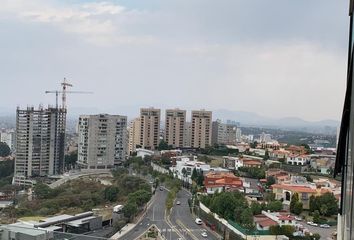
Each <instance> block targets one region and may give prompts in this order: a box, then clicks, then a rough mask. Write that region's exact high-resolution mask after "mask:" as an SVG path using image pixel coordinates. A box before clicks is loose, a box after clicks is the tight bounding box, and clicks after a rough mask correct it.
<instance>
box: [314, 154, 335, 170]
mask: <svg viewBox="0 0 354 240" xmlns="http://www.w3.org/2000/svg"><path fill="white" fill-rule="evenodd" d="M334 165H335V156H330V157H311V163H310V166H311V167H312V168H313V169H315V170H316V171H317V172H320V173H322V174H330V173H331V172H332V170H333V169H334Z"/></svg>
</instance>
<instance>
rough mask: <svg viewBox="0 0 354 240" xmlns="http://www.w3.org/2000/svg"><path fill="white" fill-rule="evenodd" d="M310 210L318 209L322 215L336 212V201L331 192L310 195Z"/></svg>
mask: <svg viewBox="0 0 354 240" xmlns="http://www.w3.org/2000/svg"><path fill="white" fill-rule="evenodd" d="M310 211H311V212H314V211H318V212H319V213H320V214H321V215H323V216H332V215H336V214H337V213H338V201H337V199H336V198H335V196H334V195H333V193H329V192H327V193H325V194H323V195H322V196H317V197H314V196H311V197H310Z"/></svg>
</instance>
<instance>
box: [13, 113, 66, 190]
mask: <svg viewBox="0 0 354 240" xmlns="http://www.w3.org/2000/svg"><path fill="white" fill-rule="evenodd" d="M16 113H17V114H16V149H17V152H16V160H15V173H14V181H13V183H14V184H16V185H32V184H33V181H32V180H33V179H34V178H36V177H44V176H48V175H58V174H62V173H63V170H64V146H65V123H66V108H52V107H48V108H43V107H39V109H37V110H36V109H34V108H33V107H27V109H24V110H23V109H20V108H17V112H16Z"/></svg>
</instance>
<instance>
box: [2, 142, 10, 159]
mask: <svg viewBox="0 0 354 240" xmlns="http://www.w3.org/2000/svg"><path fill="white" fill-rule="evenodd" d="M10 153H11V149H10V147H9V146H8V145H7V144H6V143H5V142H0V157H7V156H9V155H10Z"/></svg>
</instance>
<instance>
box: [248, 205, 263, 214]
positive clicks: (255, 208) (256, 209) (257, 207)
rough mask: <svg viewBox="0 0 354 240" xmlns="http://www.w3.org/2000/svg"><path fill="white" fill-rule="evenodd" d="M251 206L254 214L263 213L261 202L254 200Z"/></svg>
mask: <svg viewBox="0 0 354 240" xmlns="http://www.w3.org/2000/svg"><path fill="white" fill-rule="evenodd" d="M250 208H251V210H252V214H253V215H257V214H261V213H262V210H263V209H262V208H263V207H262V205H261V204H259V203H258V202H252V203H251V206H250Z"/></svg>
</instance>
